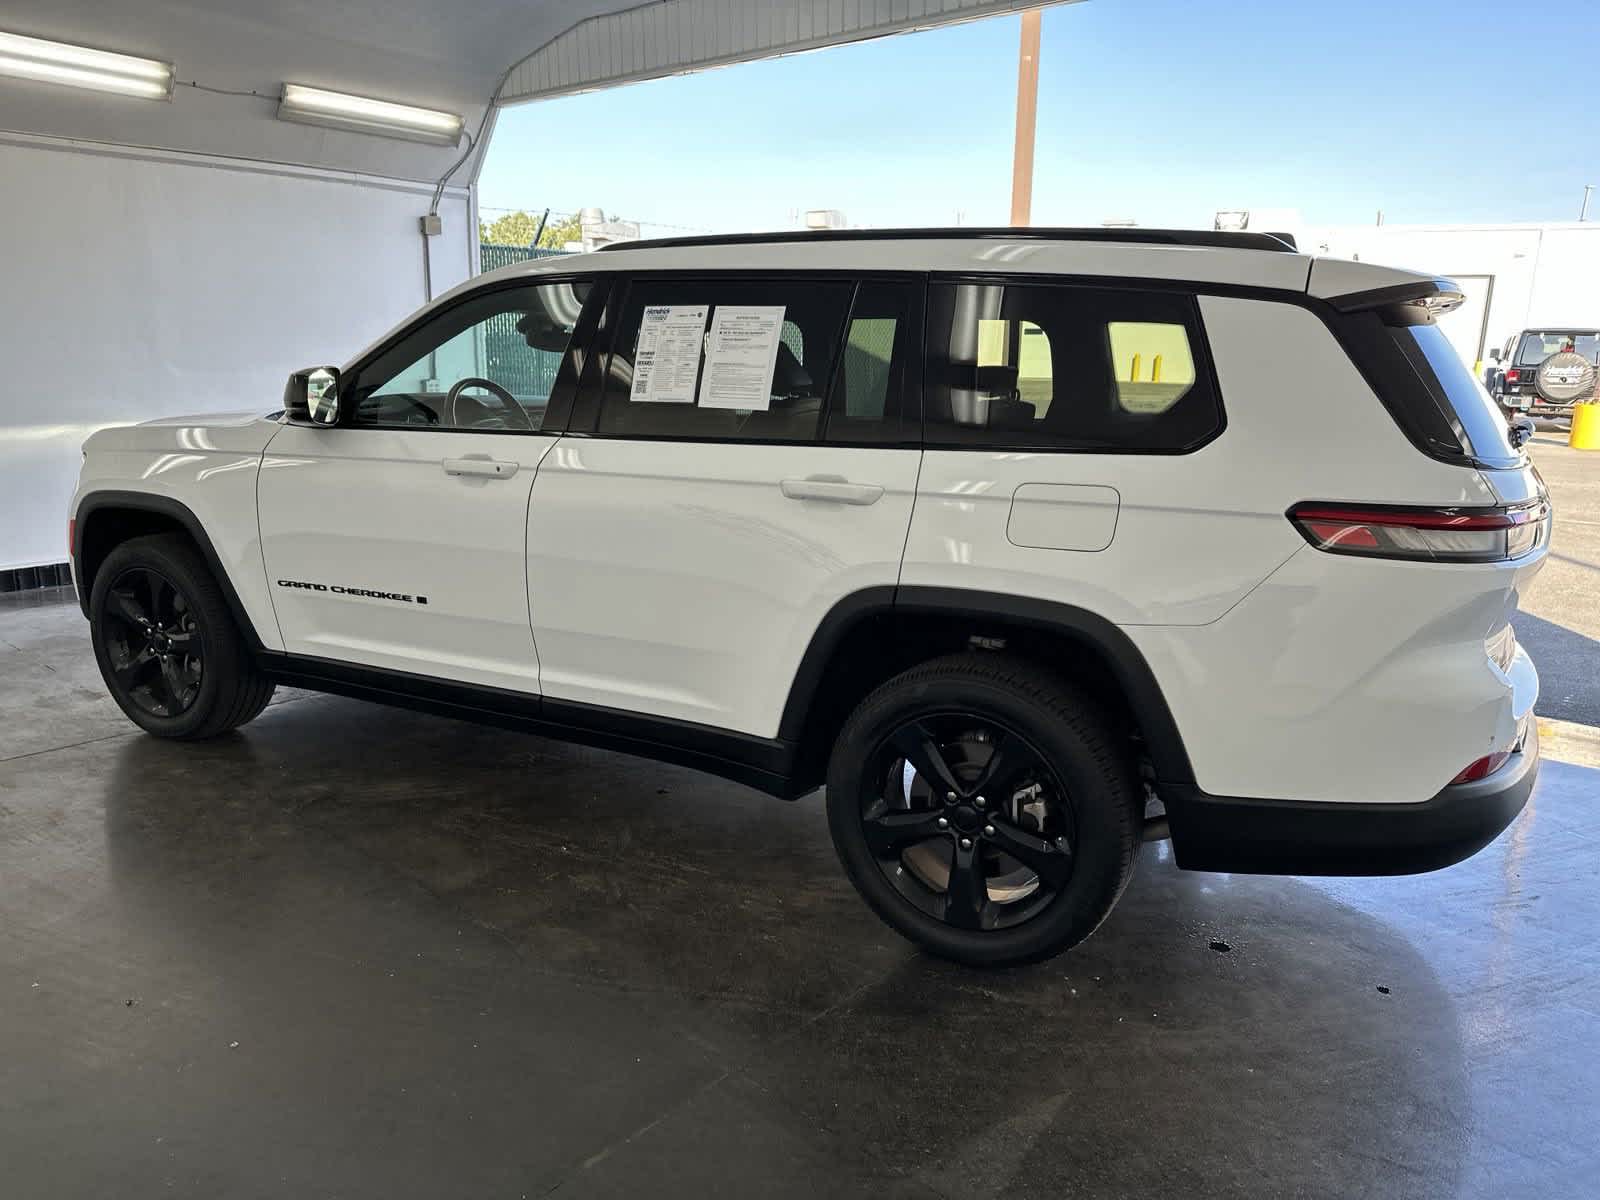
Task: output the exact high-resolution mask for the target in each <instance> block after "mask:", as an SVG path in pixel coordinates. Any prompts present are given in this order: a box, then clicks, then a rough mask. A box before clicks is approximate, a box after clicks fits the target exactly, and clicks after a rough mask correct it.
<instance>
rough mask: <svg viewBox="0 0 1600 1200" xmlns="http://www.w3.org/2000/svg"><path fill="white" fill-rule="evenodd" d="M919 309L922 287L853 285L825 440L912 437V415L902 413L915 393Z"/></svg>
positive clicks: (885, 440)
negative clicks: (853, 291) (854, 289)
mask: <svg viewBox="0 0 1600 1200" xmlns="http://www.w3.org/2000/svg"><path fill="white" fill-rule="evenodd" d="M921 308H922V289H921V287H920V286H916V285H912V284H908V283H895V282H888V281H884V282H878V281H870V280H869V281H866V282H863V283H862V284H861V286H860V287H859V288H857V289H856V296H855V302H854V303H853V304H852V305H851V309H850V323H849V325H848V326H847V327H846V329H845V336H844V350H843V353H842V354H841V355H840V358H839V373H838V378H837V381H836V383H835V385H834V391H833V397H832V399H831V400H830V402H829V409H828V417H827V422H826V426H825V429H824V433H823V437H824V440H826V441H829V442H848V443H856V444H862V443H865V444H892V443H897V442H902V441H908V440H913V439H914V437H915V433H916V426H915V425H914V424H912V423H911V421H912V420H913V419H914V413H913V417H912V418H908V417H906V415H905V414H906V412H907V410H908V407H909V406H908V397H910V396H912V395H914V392H915V379H914V378H913V377H914V376H915V374H916V368H917V365H918V364H917V355H918V351H919V349H920V346H921V328H922V327H921V321H922V311H921ZM908 428H909V430H910V435H911V436H910V437H908V435H907V429H908Z"/></svg>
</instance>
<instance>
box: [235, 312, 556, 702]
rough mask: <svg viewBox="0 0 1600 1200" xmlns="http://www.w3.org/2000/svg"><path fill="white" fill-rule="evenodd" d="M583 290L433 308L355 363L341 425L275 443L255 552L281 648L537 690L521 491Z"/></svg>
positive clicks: (264, 475) (295, 433) (540, 454)
mask: <svg viewBox="0 0 1600 1200" xmlns="http://www.w3.org/2000/svg"><path fill="white" fill-rule="evenodd" d="M585 290H586V289H585V288H584V286H583V285H582V284H575V283H574V282H572V281H563V282H558V283H539V284H532V283H524V284H520V285H517V286H513V287H509V288H500V289H497V290H492V291H488V292H479V293H475V294H473V295H472V296H469V297H468V298H466V299H465V300H463V301H461V302H460V303H457V304H454V305H452V306H450V307H449V308H447V309H444V310H442V311H440V312H438V313H433V314H429V316H428V317H427V318H425V319H424V320H423V321H422V322H421V323H420V324H418V325H417V326H415V327H414V328H413V329H411V330H410V331H408V332H406V333H403V334H402V335H401V336H400V337H398V338H397V339H395V340H393V341H392V342H390V343H389V344H387V345H386V346H383V347H380V348H379V349H378V350H377V352H376V353H374V354H373V355H371V356H369V357H368V358H367V360H366V361H364V362H363V363H361V364H358V365H357V366H356V367H355V368H353V369H352V370H351V371H349V372H347V373H346V376H345V378H344V379H343V380H342V382H341V397H340V404H341V409H342V414H341V421H340V423H339V425H337V426H335V427H332V428H318V427H313V426H309V425H302V424H295V423H291V424H285V425H284V426H283V428H282V429H281V430H279V432H278V433H277V434H276V435H275V436H274V438H273V440H272V442H271V444H270V445H269V446H268V448H267V453H266V456H265V458H264V459H263V462H262V471H261V479H260V484H259V508H260V523H261V549H262V556H263V559H264V561H265V565H266V570H267V576H268V579H269V582H270V584H271V587H272V595H273V603H274V606H275V608H276V610H277V616H278V627H279V631H280V633H281V634H282V636H283V642H284V647H285V649H286V650H288V652H289V653H291V654H296V655H308V656H312V657H315V658H320V659H332V660H336V661H339V662H343V663H350V664H356V665H361V666H368V667H376V668H382V669H387V670H393V671H404V672H410V673H415V674H420V675H425V676H429V677H433V678H441V679H449V680H454V681H459V682H463V683H472V684H481V685H487V686H491V687H499V688H508V689H513V690H517V691H522V692H529V693H536V692H537V691H538V672H539V660H538V655H537V653H536V651H535V649H534V641H533V634H532V630H531V628H530V627H529V622H528V593H527V575H526V572H525V570H524V562H523V552H524V545H525V538H526V532H527V522H528V498H529V495H530V493H531V491H532V488H533V481H534V474H535V472H536V471H537V470H538V469H539V464H540V462H541V460H542V459H543V458H544V457H545V454H546V452H547V451H548V450H549V449H550V447H551V446H552V445H553V444H554V443H555V440H556V439H555V438H554V437H552V436H549V435H546V434H544V433H542V432H541V428H542V425H543V420H544V412H545V406H546V403H547V402H548V400H549V397H550V394H551V391H552V389H553V387H554V386H555V384H556V381H557V377H558V374H559V372H560V371H561V370H562V367H563V362H564V357H565V356H564V351H565V349H566V345H567V341H568V339H569V337H570V334H571V331H572V328H573V326H574V324H575V323H576V320H577V316H578V310H579V308H580V296H581V294H582V293H583V292H584V291H585ZM568 369H570V368H568Z"/></svg>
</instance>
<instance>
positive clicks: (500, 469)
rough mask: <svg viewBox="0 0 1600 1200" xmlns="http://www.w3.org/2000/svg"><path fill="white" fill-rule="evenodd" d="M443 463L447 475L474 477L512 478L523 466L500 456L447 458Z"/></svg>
mask: <svg viewBox="0 0 1600 1200" xmlns="http://www.w3.org/2000/svg"><path fill="white" fill-rule="evenodd" d="M442 465H443V467H444V473H445V474H446V475H468V476H471V477H472V478H474V479H510V478H511V477H512V476H513V475H515V474H516V473H517V468H518V467H519V466H521V464H520V463H514V462H505V461H504V460H502V459H498V458H447V459H445V460H444V462H443V464H442Z"/></svg>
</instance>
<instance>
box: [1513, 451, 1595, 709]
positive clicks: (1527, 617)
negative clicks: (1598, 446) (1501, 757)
mask: <svg viewBox="0 0 1600 1200" xmlns="http://www.w3.org/2000/svg"><path fill="white" fill-rule="evenodd" d="M1529 450H1530V451H1531V453H1532V456H1533V461H1534V465H1535V466H1537V467H1538V468H1539V473H1540V474H1541V475H1543V476H1544V480H1545V483H1546V484H1547V485H1548V486H1549V488H1550V503H1551V505H1552V507H1553V508H1554V509H1555V529H1554V532H1553V534H1552V535H1551V539H1550V544H1551V550H1550V557H1549V560H1548V561H1547V562H1546V564H1545V568H1544V570H1543V571H1541V572H1540V573H1539V577H1538V578H1537V579H1535V580H1534V582H1533V586H1532V587H1530V588H1529V589H1528V592H1527V594H1526V595H1524V596H1523V597H1522V600H1521V611H1520V612H1519V613H1518V614H1517V616H1516V617H1515V618H1514V619H1513V622H1512V623H1513V624H1514V625H1515V626H1516V630H1517V638H1518V640H1519V641H1521V643H1522V644H1523V646H1525V647H1526V648H1527V651H1528V653H1529V654H1530V655H1532V656H1533V661H1534V663H1535V664H1536V665H1537V666H1538V668H1539V704H1538V711H1539V715H1540V716H1543V717H1553V718H1555V719H1557V720H1561V721H1573V722H1577V723H1578V724H1581V725H1596V726H1600V451H1593V450H1573V449H1571V448H1570V447H1569V446H1568V445H1567V438H1566V434H1565V433H1564V432H1562V433H1557V432H1547V433H1540V434H1538V435H1537V436H1536V437H1535V438H1534V440H1533V442H1532V443H1531V445H1530V446H1529Z"/></svg>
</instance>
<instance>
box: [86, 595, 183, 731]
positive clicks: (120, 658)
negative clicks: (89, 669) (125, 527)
mask: <svg viewBox="0 0 1600 1200" xmlns="http://www.w3.org/2000/svg"><path fill="white" fill-rule="evenodd" d="M104 636H105V639H106V649H107V651H108V652H109V656H110V662H109V665H110V668H111V672H112V678H113V681H114V683H115V685H116V687H118V688H119V689H120V690H121V691H122V693H123V695H125V696H126V697H127V698H128V700H130V701H131V702H132V703H133V704H134V705H136V706H137V707H138V708H139V709H140V710H141V711H143V712H145V713H148V714H149V715H150V716H153V717H167V718H171V717H178V716H182V715H183V714H184V713H186V712H188V711H189V709H191V708H193V707H194V703H195V701H196V700H197V699H199V696H200V686H201V683H202V681H203V679H204V675H205V639H204V638H203V637H202V635H201V633H200V629H199V626H198V624H197V622H196V620H195V615H194V606H193V604H192V603H191V601H190V600H189V598H188V597H187V596H185V595H184V594H183V591H182V590H181V589H180V588H179V587H178V585H177V584H176V583H174V582H173V581H172V580H171V579H168V578H167V577H166V576H165V575H163V574H161V573H160V572H159V571H156V570H155V569H153V568H151V567H146V566H137V567H129V568H127V569H126V570H124V571H122V572H121V573H120V574H119V575H117V577H116V578H115V579H113V580H112V581H111V587H110V590H109V591H108V593H107V596H106V607H105V634H104Z"/></svg>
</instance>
